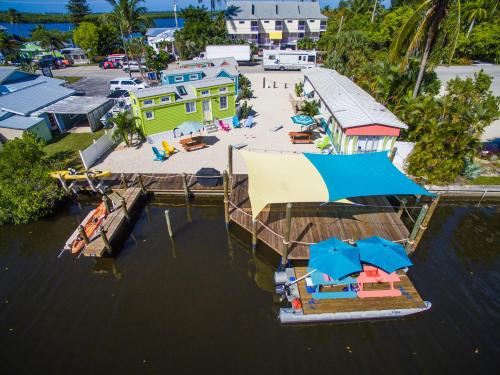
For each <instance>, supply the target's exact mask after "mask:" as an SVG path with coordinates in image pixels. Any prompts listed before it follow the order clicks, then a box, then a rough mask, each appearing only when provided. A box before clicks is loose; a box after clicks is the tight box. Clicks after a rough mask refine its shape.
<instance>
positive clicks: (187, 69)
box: [162, 57, 239, 94]
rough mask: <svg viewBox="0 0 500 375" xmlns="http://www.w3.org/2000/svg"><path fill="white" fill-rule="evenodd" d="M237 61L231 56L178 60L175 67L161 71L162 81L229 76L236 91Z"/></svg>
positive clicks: (176, 82)
mask: <svg viewBox="0 0 500 375" xmlns="http://www.w3.org/2000/svg"><path fill="white" fill-rule="evenodd" d="M238 74H239V71H238V63H237V62H236V60H235V59H234V58H233V57H227V58H220V59H204V60H186V61H179V63H178V68H177V69H169V70H164V71H162V83H163V84H164V85H174V84H179V83H186V82H192V81H200V80H203V79H212V78H229V79H231V80H233V81H234V83H235V89H236V94H237V93H238Z"/></svg>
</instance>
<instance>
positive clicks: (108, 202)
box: [102, 194, 113, 214]
mask: <svg viewBox="0 0 500 375" xmlns="http://www.w3.org/2000/svg"><path fill="white" fill-rule="evenodd" d="M102 201H103V202H104V207H106V211H108V214H109V213H111V211H113V205H112V204H111V200H110V199H109V197H108V196H107V195H106V194H103V195H102Z"/></svg>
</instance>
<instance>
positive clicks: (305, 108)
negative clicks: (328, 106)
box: [300, 100, 319, 117]
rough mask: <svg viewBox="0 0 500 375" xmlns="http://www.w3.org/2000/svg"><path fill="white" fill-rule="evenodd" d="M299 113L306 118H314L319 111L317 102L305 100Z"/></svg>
mask: <svg viewBox="0 0 500 375" xmlns="http://www.w3.org/2000/svg"><path fill="white" fill-rule="evenodd" d="M300 111H301V112H302V113H303V114H304V115H307V116H311V117H313V116H316V115H317V114H318V111H319V100H318V101H316V100H306V101H305V102H304V103H303V104H302V107H301V108H300Z"/></svg>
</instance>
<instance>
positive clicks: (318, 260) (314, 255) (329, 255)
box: [309, 237, 362, 280]
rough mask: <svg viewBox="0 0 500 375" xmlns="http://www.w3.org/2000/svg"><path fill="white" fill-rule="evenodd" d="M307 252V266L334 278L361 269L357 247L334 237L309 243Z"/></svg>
mask: <svg viewBox="0 0 500 375" xmlns="http://www.w3.org/2000/svg"><path fill="white" fill-rule="evenodd" d="M309 254H310V259H309V267H311V268H314V269H316V270H317V271H320V272H322V273H326V274H327V275H328V276H330V277H331V278H333V279H335V280H339V279H343V278H344V277H346V276H348V275H350V274H352V273H355V272H361V270H362V267H361V263H360V261H359V251H358V249H356V248H355V247H354V246H351V245H349V244H348V243H346V242H342V241H340V240H338V239H337V238H335V237H331V238H329V239H327V240H325V241H321V242H318V243H317V244H314V245H310V246H309Z"/></svg>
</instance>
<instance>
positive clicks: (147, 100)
mask: <svg viewBox="0 0 500 375" xmlns="http://www.w3.org/2000/svg"><path fill="white" fill-rule="evenodd" d="M149 101H150V102H151V103H146V102H149ZM154 104H155V100H154V99H146V100H144V101H143V102H142V105H143V106H144V107H149V106H152V105H154Z"/></svg>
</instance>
